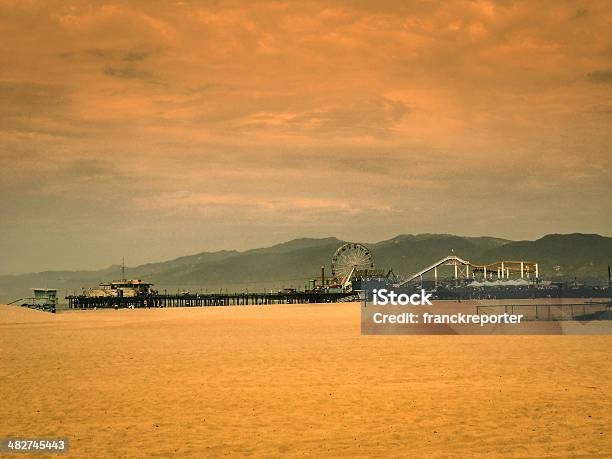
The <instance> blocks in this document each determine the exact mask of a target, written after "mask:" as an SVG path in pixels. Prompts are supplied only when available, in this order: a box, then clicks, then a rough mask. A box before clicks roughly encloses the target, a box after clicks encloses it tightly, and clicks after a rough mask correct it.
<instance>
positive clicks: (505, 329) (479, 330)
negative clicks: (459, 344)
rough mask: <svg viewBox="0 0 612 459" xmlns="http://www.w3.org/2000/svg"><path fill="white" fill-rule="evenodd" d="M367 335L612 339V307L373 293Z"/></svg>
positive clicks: (367, 300) (364, 306) (366, 313)
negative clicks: (589, 336)
mask: <svg viewBox="0 0 612 459" xmlns="http://www.w3.org/2000/svg"><path fill="white" fill-rule="evenodd" d="M361 333H362V334H363V335H612V304H611V303H610V302H609V301H607V300H605V299H604V300H603V301H602V300H599V301H590V300H587V299H585V300H582V301H580V302H577V300H576V299H571V300H568V301H564V300H562V299H555V300H548V299H539V300H537V299H536V300H520V301H518V302H517V300H513V303H512V304H510V303H508V302H505V301H504V300H495V301H488V302H486V301H482V300H464V301H455V300H436V299H435V297H434V294H433V292H427V291H425V290H424V289H419V290H416V291H414V292H409V291H408V292H407V291H401V292H396V291H393V290H391V289H373V290H372V291H370V292H366V293H365V295H364V300H363V301H362V303H361Z"/></svg>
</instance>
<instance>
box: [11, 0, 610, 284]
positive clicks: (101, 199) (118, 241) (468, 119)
mask: <svg viewBox="0 0 612 459" xmlns="http://www.w3.org/2000/svg"><path fill="white" fill-rule="evenodd" d="M610 23H612V5H610V3H609V2H606V1H592V2H587V3H581V2H574V1H567V2H563V1H562V2H559V1H553V0H550V1H543V2H538V3H534V2H529V1H516V2H513V1H457V2H440V3H439V2H429V1H420V0H419V1H407V2H396V1H379V2H366V1H352V2H349V1H339V2H319V1H308V2H302V1H249V2H246V1H245V2H240V1H221V2H190V1H180V2H179V1H177V2H148V1H142V2H98V1H90V2H88V1H82V2H60V1H48V2H23V1H17V0H0V36H2V40H0V57H1V58H0V168H1V170H2V171H3V174H2V175H1V176H0V211H1V212H2V219H1V220H0V234H2V237H1V238H0V252H2V254H3V265H2V266H0V273H2V272H15V271H30V270H37V269H42V268H66V267H75V268H80V267H97V266H101V265H105V264H109V263H111V262H116V260H118V259H120V257H121V256H122V255H125V256H126V258H127V259H128V261H131V262H133V263H138V262H142V261H148V260H154V259H158V258H162V257H172V256H175V255H180V254H184V253H191V252H194V251H198V250H214V249H220V248H248V247H252V246H258V245H263V244H271V243H274V242H278V241H281V240H285V239H289V238H292V237H296V236H307V235H308V236H327V235H334V236H338V237H340V238H345V239H355V240H366V241H367V240H375V239H381V238H385V237H389V236H392V235H394V234H396V233H416V232H446V233H460V234H471V235H478V234H489V235H495V236H501V237H509V238H533V237H537V236H539V235H541V234H543V233H548V232H573V231H583V232H599V233H603V234H608V235H609V234H611V233H610V228H612V219H611V218H610V215H612V208H611V204H610V199H609V192H610V187H611V185H612V183H611V181H612V179H611V177H612V174H611V167H612V159H611V158H612V155H610V150H611V148H612V130H611V129H610V113H611V110H610V107H612V91H611V88H610V83H612V67H611V66H610V57H611V56H612V34H611V33H610V27H609V24H610Z"/></svg>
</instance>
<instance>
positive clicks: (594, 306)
mask: <svg viewBox="0 0 612 459" xmlns="http://www.w3.org/2000/svg"><path fill="white" fill-rule="evenodd" d="M476 313H477V314H479V315H480V314H503V313H507V314H522V315H523V320H545V321H559V320H612V305H611V303H610V302H607V301H598V302H590V303H557V304H552V303H551V304H546V303H542V304H488V305H487V304H485V305H477V306H476Z"/></svg>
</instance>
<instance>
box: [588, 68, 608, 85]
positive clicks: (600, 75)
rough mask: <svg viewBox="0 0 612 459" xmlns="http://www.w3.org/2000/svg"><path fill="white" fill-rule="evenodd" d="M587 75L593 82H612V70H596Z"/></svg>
mask: <svg viewBox="0 0 612 459" xmlns="http://www.w3.org/2000/svg"><path fill="white" fill-rule="evenodd" d="M587 76H588V77H589V80H591V81H592V82H593V83H612V70H596V71H594V72H591V73H589V74H588V75H587Z"/></svg>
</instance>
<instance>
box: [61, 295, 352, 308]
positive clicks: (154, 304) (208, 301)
mask: <svg viewBox="0 0 612 459" xmlns="http://www.w3.org/2000/svg"><path fill="white" fill-rule="evenodd" d="M352 296H354V295H353V294H352V293H345V292H277V293H209V294H208V293H207V294H182V295H159V294H156V295H144V296H134V297H127V296H124V297H111V296H108V297H89V296H85V295H69V296H67V297H66V299H67V300H68V307H69V308H70V309H94V308H116V309H118V308H167V307H201V306H241V305H266V304H300V303H335V302H338V301H346V300H347V299H350V298H351V297H352Z"/></svg>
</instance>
